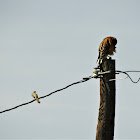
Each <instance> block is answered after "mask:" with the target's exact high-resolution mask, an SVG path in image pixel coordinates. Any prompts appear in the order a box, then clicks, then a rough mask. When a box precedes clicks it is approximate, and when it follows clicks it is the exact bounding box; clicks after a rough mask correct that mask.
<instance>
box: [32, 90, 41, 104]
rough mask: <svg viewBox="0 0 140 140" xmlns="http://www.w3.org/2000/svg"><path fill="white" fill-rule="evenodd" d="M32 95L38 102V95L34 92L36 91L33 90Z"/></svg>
mask: <svg viewBox="0 0 140 140" xmlns="http://www.w3.org/2000/svg"><path fill="white" fill-rule="evenodd" d="M32 97H33V98H35V99H36V101H37V102H38V103H40V101H39V99H38V95H37V94H36V91H34V92H33V93H32Z"/></svg>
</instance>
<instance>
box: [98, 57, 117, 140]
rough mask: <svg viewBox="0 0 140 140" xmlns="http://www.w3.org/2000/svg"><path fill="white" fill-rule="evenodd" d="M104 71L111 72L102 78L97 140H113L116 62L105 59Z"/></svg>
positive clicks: (103, 63)
mask: <svg viewBox="0 0 140 140" xmlns="http://www.w3.org/2000/svg"><path fill="white" fill-rule="evenodd" d="M102 71H103V72H104V71H111V73H108V74H104V75H103V77H102V78H100V107H99V116H98V124H97V132H96V140H113V139H114V126H115V91H116V88H115V80H114V81H109V80H110V79H115V60H111V59H104V60H103V62H102Z"/></svg>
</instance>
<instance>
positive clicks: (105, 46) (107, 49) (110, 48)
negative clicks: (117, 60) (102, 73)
mask: <svg viewBox="0 0 140 140" xmlns="http://www.w3.org/2000/svg"><path fill="white" fill-rule="evenodd" d="M116 44H117V39H116V38H115V37H106V38H104V39H103V41H102V42H101V44H100V46H99V50H98V52H99V55H98V60H97V63H98V67H100V65H101V63H102V61H103V59H105V58H106V57H107V56H108V55H113V54H114V52H116V50H115V48H116V47H115V45H116Z"/></svg>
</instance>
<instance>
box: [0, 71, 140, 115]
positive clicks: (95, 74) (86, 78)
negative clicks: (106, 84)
mask: <svg viewBox="0 0 140 140" xmlns="http://www.w3.org/2000/svg"><path fill="white" fill-rule="evenodd" d="M128 72H140V71H119V70H116V71H115V74H120V73H123V74H126V75H127V77H126V78H129V79H130V80H131V81H132V82H133V83H138V82H139V81H140V78H139V79H138V80H137V81H133V80H132V78H131V77H130V76H129V74H128ZM109 73H111V71H105V72H101V71H100V70H99V69H94V70H93V75H91V76H89V77H85V78H83V79H82V80H80V81H78V82H74V83H72V84H70V85H68V86H66V87H64V88H61V89H58V90H55V91H53V92H51V93H49V94H47V95H45V96H41V97H39V98H38V99H43V98H46V97H48V96H50V95H52V94H54V93H56V92H59V91H62V90H64V89H66V88H68V87H70V86H73V85H76V84H80V83H83V82H86V81H88V80H90V79H92V78H96V79H97V78H102V77H103V75H105V74H109ZM126 78H120V79H110V80H109V81H113V80H124V79H126ZM34 101H36V100H35V99H34V100H32V101H29V102H26V103H23V104H20V105H17V106H15V107H12V108H10V109H6V110H3V111H0V114H1V113H4V112H8V111H11V110H14V109H16V108H19V107H21V106H24V105H27V104H30V103H32V102H34Z"/></svg>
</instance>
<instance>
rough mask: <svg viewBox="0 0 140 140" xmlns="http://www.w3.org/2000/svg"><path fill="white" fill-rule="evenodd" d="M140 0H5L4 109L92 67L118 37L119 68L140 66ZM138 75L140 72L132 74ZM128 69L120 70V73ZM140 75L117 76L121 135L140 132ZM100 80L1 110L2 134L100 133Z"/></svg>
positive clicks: (0, 15) (1, 13) (1, 4)
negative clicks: (106, 43)
mask: <svg viewBox="0 0 140 140" xmlns="http://www.w3.org/2000/svg"><path fill="white" fill-rule="evenodd" d="M139 6H140V1H139V0H117V1H112V0H106V1H104V0H0V77H1V80H0V85H1V88H0V95H1V98H0V111H2V110H5V109H7V108H11V107H14V106H16V105H18V104H21V103H24V102H27V101H30V100H32V97H31V94H32V92H33V91H34V90H36V91H37V93H38V94H39V96H43V95H46V94H48V93H50V92H52V91H54V90H57V89H59V88H62V87H64V86H66V85H68V84H71V83H73V82H76V81H78V80H81V79H82V78H83V77H86V76H89V75H91V74H92V70H93V68H94V67H96V60H97V55H98V46H99V44H100V42H101V41H102V40H103V38H105V37H106V36H114V37H116V38H117V39H118V44H117V53H116V54H115V56H114V57H113V58H114V59H116V69H117V70H124V71H125V70H140V65H139V61H140V57H139V52H140V47H139V40H140V8H139ZM131 76H132V78H133V79H134V80H137V78H138V77H139V76H140V74H131ZM122 77H125V76H124V75H117V78H122ZM139 85H140V83H138V84H133V83H132V82H131V81H130V80H129V79H126V80H122V81H121V80H120V81H117V83H116V118H115V139H128V138H130V139H136V138H137V139H140V133H139V131H140V122H139V118H140V112H139V106H140V86H139ZM99 101H100V98H99V80H96V79H92V80H90V81H88V82H86V83H82V84H79V85H76V86H73V87H70V88H68V89H66V90H64V91H62V92H59V93H57V94H54V95H52V96H49V97H48V98H45V99H42V100H41V104H37V103H36V102H34V103H32V104H30V105H27V106H24V107H21V108H18V109H16V110H12V111H10V112H6V113H3V114H1V115H0V124H1V125H0V132H1V135H0V139H6V138H7V139H12V138H13V139H16V138H18V139H31V138H32V139H34V138H36V139H39V138H44V139H47V140H49V139H51V138H55V139H88V140H90V139H95V136H96V126H97V119H98V109H99Z"/></svg>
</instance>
